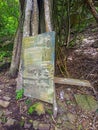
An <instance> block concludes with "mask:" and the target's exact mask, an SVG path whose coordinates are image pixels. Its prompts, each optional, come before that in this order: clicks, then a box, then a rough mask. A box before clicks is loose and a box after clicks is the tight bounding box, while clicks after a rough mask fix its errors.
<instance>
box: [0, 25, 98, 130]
mask: <svg viewBox="0 0 98 130" xmlns="http://www.w3.org/2000/svg"><path fill="white" fill-rule="evenodd" d="M78 37H80V39H81V40H78V41H76V46H75V47H73V48H71V49H64V48H63V47H62V48H61V49H62V50H63V51H64V50H65V54H66V57H67V60H66V62H67V70H68V72H69V74H70V77H71V78H77V79H84V80H88V81H90V82H91V84H92V85H93V87H94V88H95V91H96V95H98V94H97V93H98V27H97V26H90V28H87V29H86V30H85V31H83V32H82V33H80V34H79V36H78ZM81 37H82V38H81ZM63 60H64V57H63ZM8 67H9V66H5V67H4V68H3V69H2V70H0V100H3V101H8V102H9V105H8V106H7V107H5V108H3V107H0V130H98V108H97V107H95V106H93V104H92V106H91V107H92V109H90V110H88V109H87V110H86V109H84V108H85V105H84V104H83V105H84V106H83V105H82V106H81V107H80V106H79V104H78V102H77V100H76V99H77V98H76V97H77V95H87V96H92V97H93V98H94V101H97V96H96V95H95V93H94V92H93V90H92V89H91V88H87V87H81V86H70V85H58V84H56V99H57V105H58V114H57V117H56V118H54V117H53V114H52V113H51V112H52V109H53V106H52V105H50V104H47V103H43V104H44V107H45V108H44V109H45V114H41V115H38V113H36V112H34V113H33V114H31V115H30V114H28V113H27V109H28V107H29V106H28V104H27V101H30V102H31V104H34V103H35V102H38V100H35V99H34V100H29V98H27V97H23V98H22V99H20V100H16V92H15V91H16V79H10V78H9V77H8V75H7V74H8ZM6 68H7V69H6ZM56 69H57V70H58V66H57V68H56ZM56 75H58V76H59V75H61V76H62V74H61V73H60V71H59V70H58V71H57V73H56ZM47 109H49V110H50V111H51V112H49V111H48V112H47Z"/></svg>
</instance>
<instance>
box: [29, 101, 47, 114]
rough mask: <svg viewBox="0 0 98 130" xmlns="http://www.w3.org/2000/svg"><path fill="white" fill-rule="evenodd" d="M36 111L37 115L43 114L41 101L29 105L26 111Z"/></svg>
mask: <svg viewBox="0 0 98 130" xmlns="http://www.w3.org/2000/svg"><path fill="white" fill-rule="evenodd" d="M35 111H36V112H37V114H38V115H41V114H45V109H44V106H43V104H42V103H40V102H38V103H35V104H34V105H32V106H30V107H29V109H28V113H29V114H32V113H33V112H35Z"/></svg>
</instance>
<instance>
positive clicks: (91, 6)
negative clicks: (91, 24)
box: [86, 0, 98, 23]
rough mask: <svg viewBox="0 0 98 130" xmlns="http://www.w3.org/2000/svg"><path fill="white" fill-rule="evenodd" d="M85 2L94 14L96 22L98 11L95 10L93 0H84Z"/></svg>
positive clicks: (97, 20)
mask: <svg viewBox="0 0 98 130" xmlns="http://www.w3.org/2000/svg"><path fill="white" fill-rule="evenodd" d="M86 3H87V5H88V7H89V9H90V11H91V13H92V15H93V16H94V18H95V20H96V22H97V23H98V12H97V10H96V8H95V6H94V3H93V1H92V0H86Z"/></svg>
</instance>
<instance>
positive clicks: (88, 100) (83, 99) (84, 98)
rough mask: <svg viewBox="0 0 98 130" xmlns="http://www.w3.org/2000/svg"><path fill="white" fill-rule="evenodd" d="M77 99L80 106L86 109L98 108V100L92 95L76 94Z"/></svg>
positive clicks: (92, 110)
mask: <svg viewBox="0 0 98 130" xmlns="http://www.w3.org/2000/svg"><path fill="white" fill-rule="evenodd" d="M75 99H76V102H77V104H78V106H79V107H81V108H82V109H83V110H85V111H91V112H94V111H96V109H98V102H97V101H96V100H95V99H94V97H93V96H91V95H82V94H75Z"/></svg>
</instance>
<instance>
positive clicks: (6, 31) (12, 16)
mask: <svg viewBox="0 0 98 130" xmlns="http://www.w3.org/2000/svg"><path fill="white" fill-rule="evenodd" d="M18 17H19V3H18V0H1V1H0V36H7V35H13V34H14V33H15V32H16V28H17V26H18Z"/></svg>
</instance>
